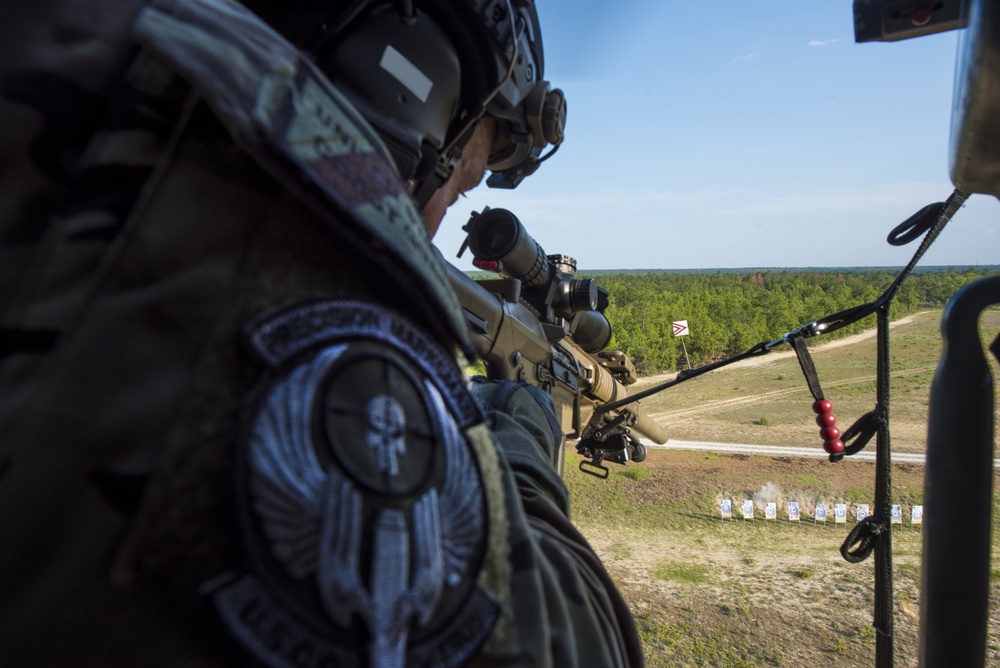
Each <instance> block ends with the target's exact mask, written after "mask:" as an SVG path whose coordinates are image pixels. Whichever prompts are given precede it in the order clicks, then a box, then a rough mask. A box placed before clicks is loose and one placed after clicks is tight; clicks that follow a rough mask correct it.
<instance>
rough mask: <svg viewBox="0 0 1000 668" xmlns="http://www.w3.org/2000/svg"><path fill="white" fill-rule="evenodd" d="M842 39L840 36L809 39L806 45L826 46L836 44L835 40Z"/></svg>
mask: <svg viewBox="0 0 1000 668" xmlns="http://www.w3.org/2000/svg"><path fill="white" fill-rule="evenodd" d="M843 41H844V40H843V39H842V38H840V37H837V38H835V39H811V40H809V43H808V44H807V45H806V46H827V45H828V44H836V43H837V42H843Z"/></svg>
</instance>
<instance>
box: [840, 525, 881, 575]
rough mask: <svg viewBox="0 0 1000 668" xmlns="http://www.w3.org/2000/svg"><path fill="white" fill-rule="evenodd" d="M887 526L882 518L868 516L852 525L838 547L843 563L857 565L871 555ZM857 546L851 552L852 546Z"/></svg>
mask: <svg viewBox="0 0 1000 668" xmlns="http://www.w3.org/2000/svg"><path fill="white" fill-rule="evenodd" d="M888 526H889V524H888V523H887V522H886V521H885V520H884V519H882V518H878V517H875V516H874V515H869V516H868V517H866V518H864V519H863V520H861V521H860V522H858V523H857V524H855V525H854V528H853V529H851V532H850V533H849V534H847V538H845V539H844V544H843V545H841V546H840V554H841V556H842V557H844V560H845V561H849V562H851V563H852V564H859V563H861V562H862V561H864V560H865V559H867V558H868V557H870V556H871V555H872V551H874V549H875V543H876V542H877V539H878V537H879V536H880V535H881V534H883V533H884V532H885V530H886V529H887V528H888ZM854 545H857V547H855V548H854V549H853V550H852V549H851V547H852V546H854Z"/></svg>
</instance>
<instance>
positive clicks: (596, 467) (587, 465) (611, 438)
mask: <svg viewBox="0 0 1000 668" xmlns="http://www.w3.org/2000/svg"><path fill="white" fill-rule="evenodd" d="M576 451H577V453H579V454H580V455H582V456H583V457H589V458H590V459H589V460H588V459H584V460H583V461H582V462H580V470H581V471H583V472H584V473H587V474H589V475H592V476H594V477H597V478H600V479H601V480H606V479H607V477H608V476H609V475H610V474H611V470H610V469H609V468H608V467H607V466H603V465H602V462H604V460H607V461H609V462H614V463H616V464H622V465H624V464H625V463H627V462H630V461H632V462H636V463H638V462H641V461H642V460H644V459H646V446H645V445H643V444H642V443H640V442H639V439H637V438H636V437H635V436H633V435H632V434H630V433H628V432H627V431H624V432H616V433H614V434H610V435H608V436H606V437H604V438H603V439H601V440H597V439H596V438H582V439H580V440H579V442H577V444H576Z"/></svg>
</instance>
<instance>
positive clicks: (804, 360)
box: [788, 334, 824, 401]
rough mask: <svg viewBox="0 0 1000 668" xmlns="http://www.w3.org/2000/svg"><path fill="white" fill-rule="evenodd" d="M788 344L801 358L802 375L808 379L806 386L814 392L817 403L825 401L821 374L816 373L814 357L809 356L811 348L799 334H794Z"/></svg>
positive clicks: (789, 338)
mask: <svg viewBox="0 0 1000 668" xmlns="http://www.w3.org/2000/svg"><path fill="white" fill-rule="evenodd" d="M788 342H789V343H791V344H792V348H794V349H795V356H796V357H798V358H799V367H801V368H802V375H803V376H805V377H806V385H808V386H809V391H810V392H812V395H813V398H814V399H815V400H816V401H819V400H820V399H823V398H824V397H823V388H822V387H820V384H819V374H817V373H816V365H815V364H813V360H812V355H810V354H809V346H807V345H806V342H805V340H804V339H803V338H802V336H800V335H799V334H792V335H791V336H789V337H788Z"/></svg>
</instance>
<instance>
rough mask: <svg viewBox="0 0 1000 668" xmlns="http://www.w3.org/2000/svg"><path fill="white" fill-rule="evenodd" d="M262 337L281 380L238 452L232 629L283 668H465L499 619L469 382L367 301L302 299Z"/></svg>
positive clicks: (224, 595)
mask: <svg viewBox="0 0 1000 668" xmlns="http://www.w3.org/2000/svg"><path fill="white" fill-rule="evenodd" d="M248 340H249V343H250V346H251V348H252V349H253V351H254V352H255V354H256V355H257V357H258V358H259V360H260V361H261V362H263V363H264V364H265V365H266V366H267V367H269V370H268V372H267V374H266V378H265V379H264V380H263V381H262V382H261V384H260V387H259V388H258V391H257V393H256V397H255V399H254V401H253V402H252V403H251V405H250V406H249V408H248V411H247V415H246V418H245V420H244V429H243V435H242V437H241V439H240V447H239V452H238V463H237V470H238V476H237V485H236V489H237V495H238V498H237V506H238V508H239V513H240V517H241V537H242V541H243V545H244V548H245V551H246V554H247V558H248V559H247V565H246V568H245V569H244V570H243V571H242V572H241V573H237V574H231V575H229V576H227V577H226V578H224V579H222V580H221V581H217V582H214V583H212V585H211V589H212V596H213V598H214V600H215V603H216V607H217V609H218V611H219V613H220V616H221V618H222V620H223V622H224V623H225V625H226V626H227V627H228V628H229V629H230V631H231V632H232V633H233V635H234V636H235V637H236V638H237V639H238V640H239V641H240V642H241V643H242V644H243V646H244V647H245V648H246V649H247V650H248V651H249V652H250V653H251V654H252V655H253V656H254V657H255V658H256V659H258V660H260V661H261V662H263V663H264V664H265V665H273V666H277V665H305V666H312V665H317V666H319V665H341V664H351V665H353V664H359V663H367V664H368V665H371V666H403V665H431V664H433V665H454V666H458V665H462V664H464V663H465V662H466V661H467V660H468V659H469V658H471V656H472V655H473V654H474V653H475V652H476V650H478V649H479V647H480V646H481V645H482V644H483V642H485V640H486V638H487V637H488V636H489V634H490V631H491V629H492V628H493V625H494V623H495V622H496V619H497V616H498V614H499V609H498V605H497V604H496V602H495V601H494V600H493V599H492V598H491V597H490V596H489V595H488V594H487V593H486V592H485V591H483V590H482V589H481V588H480V587H479V586H478V585H477V577H478V574H479V571H480V569H481V567H482V565H483V561H484V558H485V553H486V547H487V537H488V535H489V526H488V524H489V521H488V519H487V518H488V516H489V515H488V512H487V508H486V503H487V501H486V493H485V491H484V488H483V479H482V474H481V472H480V468H479V464H478V459H477V456H476V453H475V451H474V450H473V448H472V445H471V444H470V443H469V442H468V441H467V439H466V437H465V430H466V429H467V428H468V427H470V426H472V425H475V424H477V423H478V422H480V421H481V417H480V415H479V411H478V409H477V408H476V405H475V403H474V402H473V401H472V398H471V396H469V394H468V392H467V390H466V389H465V385H464V380H463V378H462V376H461V373H460V372H459V370H458V369H457V368H456V366H455V365H454V363H453V362H452V361H451V360H450V359H449V358H448V357H447V353H446V352H445V350H444V349H443V348H441V347H440V346H439V345H438V344H436V343H435V342H434V341H433V340H432V339H430V338H429V337H428V336H427V335H426V334H424V333H423V332H422V331H421V330H419V329H417V328H416V327H415V326H414V325H413V324H412V323H410V322H409V321H407V320H405V319H404V318H402V317H401V316H399V315H397V314H395V313H392V312H390V311H387V310H385V309H382V308H379V307H376V306H373V305H371V304H366V303H360V302H352V301H338V302H312V303H307V304H301V305H297V306H295V307H293V308H290V309H286V310H283V311H281V312H278V313H276V314H272V315H269V316H267V317H266V318H263V319H262V320H260V321H258V322H256V323H254V324H253V325H252V326H251V327H250V328H249V330H248ZM442 659H444V662H443V663H442Z"/></svg>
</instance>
